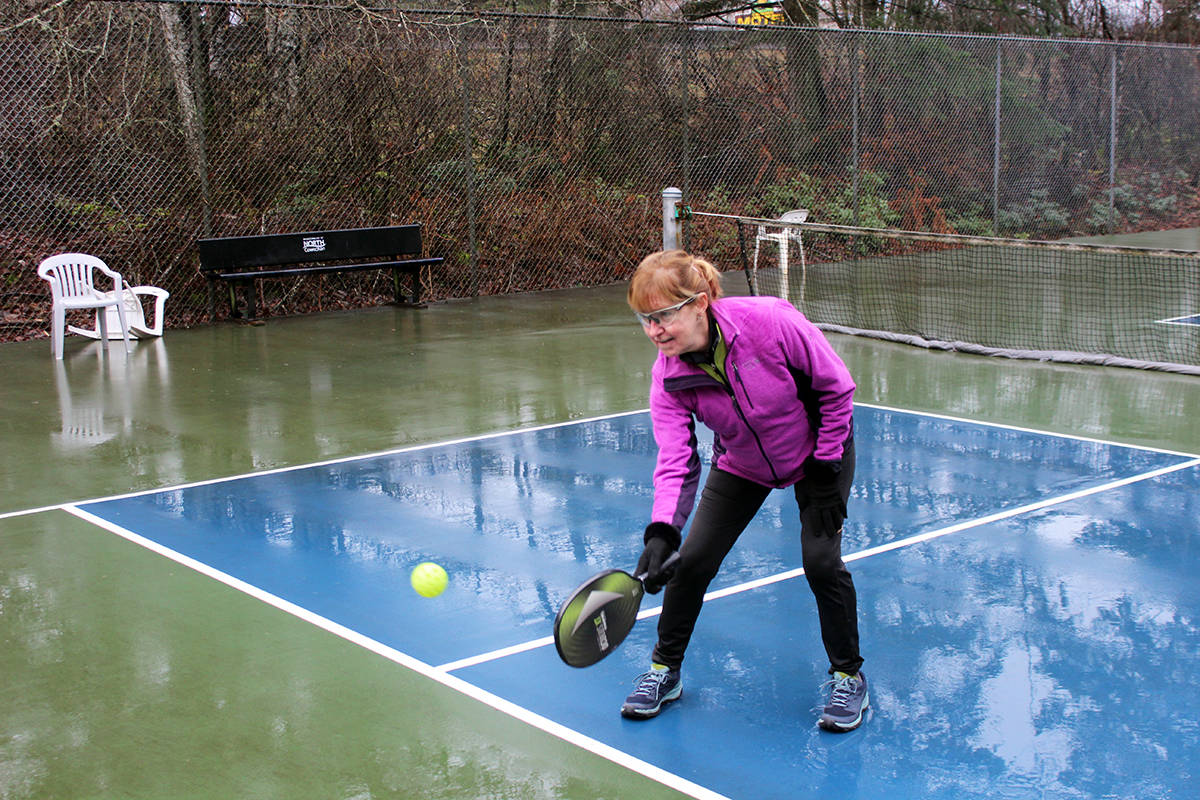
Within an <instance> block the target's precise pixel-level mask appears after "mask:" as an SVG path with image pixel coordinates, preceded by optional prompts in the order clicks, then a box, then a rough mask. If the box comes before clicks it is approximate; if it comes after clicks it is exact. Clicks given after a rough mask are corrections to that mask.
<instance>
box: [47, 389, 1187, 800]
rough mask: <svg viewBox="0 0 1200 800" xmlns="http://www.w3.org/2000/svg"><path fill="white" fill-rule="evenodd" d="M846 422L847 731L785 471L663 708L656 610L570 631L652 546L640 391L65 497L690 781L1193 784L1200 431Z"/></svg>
mask: <svg viewBox="0 0 1200 800" xmlns="http://www.w3.org/2000/svg"><path fill="white" fill-rule="evenodd" d="M856 430H857V432H858V433H857V436H858V442H859V445H858V454H859V455H858V457H859V466H858V473H857V478H856V482H855V489H854V494H853V498H852V504H851V517H850V519H849V520H848V522H847V529H846V540H845V552H846V555H847V560H848V561H850V562H851V563H850V568H851V570H852V572H853V573H854V575H855V583H856V585H857V587H858V591H859V613H860V619H861V622H860V625H861V631H862V640H863V649H864V654H865V656H866V659H867V661H866V664H865V666H864V669H865V671H866V674H867V676H868V679H869V680H870V682H871V692H872V711H871V715H870V717H869V719H868V721H867V723H866V724H865V725H864V726H863V727H862V728H861V729H860V730H858V731H856V732H853V733H850V734H847V735H843V736H836V735H831V734H827V733H824V732H821V731H819V730H818V729H817V728H816V727H815V724H814V722H815V719H816V714H815V709H816V707H817V706H818V705H819V703H820V702H821V700H822V698H823V694H822V692H821V690H820V689H819V685H820V683H821V682H822V681H823V680H824V679H825V675H824V670H825V667H826V663H825V660H824V653H823V650H822V648H821V645H820V637H819V635H818V632H817V620H816V614H815V610H814V605H813V601H812V597H811V595H810V593H809V590H808V587H807V584H806V583H805V581H804V579H803V576H802V574H801V573H800V571H799V569H798V567H799V564H800V551H799V537H798V535H797V533H796V531H797V527H798V524H797V521H796V520H795V519H794V516H795V511H794V506H793V505H792V504H791V500H790V498H791V496H790V494H789V493H787V492H776V493H775V494H774V495H773V497H772V499H771V500H769V501H768V504H767V505H766V506H765V507H764V508H763V511H762V512H761V513H760V514H759V516H758V518H757V519H756V520H755V522H754V524H753V525H752V526H751V528H750V529H749V530H748V531H747V532H746V534H745V535H744V537H743V538H742V540H741V542H740V543H739V546H738V547H737V548H735V550H734V551H733V553H732V554H731V555H730V557H729V559H728V561H727V562H726V565H725V568H724V569H723V571H722V573H721V575H720V576H718V579H717V581H716V582H715V583H714V584H713V587H712V589H713V592H712V595H711V596H710V599H709V601H708V603H707V604H706V606H705V610H704V612H703V613H702V615H701V617H700V622H699V626H698V628H697V633H696V636H695V639H694V641H693V645H692V647H691V648H690V650H689V655H688V661H687V662H686V663H685V665H684V695H683V699H682V700H681V701H680V702H678V703H676V704H674V705H673V706H672V707H671V708H670V709H669V710H668V711H667V712H665V713H664V714H663V715H662V716H661V717H659V718H657V719H655V720H652V721H647V722H632V721H628V720H624V719H621V718H620V716H619V715H618V713H617V709H618V707H619V705H620V702H621V700H622V698H623V697H624V695H625V693H626V692H627V691H628V689H629V687H630V685H631V682H632V680H633V678H634V677H635V676H636V675H637V673H638V672H640V671H641V670H642V669H643V668H644V667H645V665H646V662H647V659H648V654H649V649H650V646H651V645H652V643H653V637H654V620H653V616H652V614H651V618H649V619H646V620H643V621H642V622H641V623H639V625H638V626H637V627H636V628H635V630H634V632H633V633H632V634H631V636H630V638H629V639H628V640H627V642H626V643H625V645H624V646H623V647H622V648H621V649H620V650H619V651H617V652H616V653H615V654H614V655H612V656H611V657H610V658H609V659H607V660H606V661H603V662H601V663H600V664H598V665H596V666H594V667H592V668H589V669H586V670H574V669H571V668H569V667H566V666H565V665H563V664H562V663H561V662H560V661H559V660H558V658H557V655H556V653H555V650H554V646H553V644H552V643H551V641H550V638H549V633H550V626H551V622H552V621H553V619H554V615H555V613H556V611H557V608H558V605H559V603H560V602H561V601H562V599H563V598H565V597H566V596H567V595H568V594H569V593H570V591H571V590H572V589H573V588H574V587H575V586H576V585H577V584H579V583H580V582H581V581H582V580H583V579H585V578H586V577H588V576H589V575H591V574H592V573H594V572H596V571H598V570H600V569H604V568H608V567H614V566H615V567H622V568H630V567H632V562H633V561H634V560H636V556H637V553H638V552H639V550H640V542H641V529H642V527H643V526H644V523H645V519H646V517H647V514H648V509H649V505H650V495H651V486H650V474H651V470H652V465H653V460H654V453H655V449H654V443H653V438H652V436H651V433H650V429H649V419H648V415H646V414H645V413H641V412H637V413H629V414H620V415H616V416H607V417H600V418H594V419H590V420H585V421H581V422H574V423H570V424H562V425H553V426H548V427H541V428H535V429H526V430H521V431H517V432H512V433H502V434H496V435H488V436H480V437H473V438H467V439H461V440H457V441H451V442H446V443H440V444H436V445H430V446H421V447H414V448H408V449H402V450H396V451H391V452H385V453H380V454H375V455H369V456H364V457H361V458H351V459H339V460H334V461H329V462H325V463H319V464H313V465H309V466H303V467H296V468H288V469H280V470H276V471H272V472H265V473H258V474H253V475H248V476H245V477H239V478H232V479H228V480H216V481H209V482H203V483H196V484H191V485H187V486H184V487H181V488H173V489H167V490H161V491H154V492H147V493H141V494H134V495H129V496H125V497H118V498H114V499H109V500H103V501H96V502H89V503H85V504H81V505H78V506H72V507H69V510H71V511H73V513H75V514H76V515H78V516H82V517H84V518H85V519H88V520H91V521H94V522H97V523H98V524H101V525H102V526H103V527H106V528H107V529H109V530H111V531H113V532H115V533H118V534H121V535H123V536H126V537H128V538H131V539H133V540H134V541H137V542H139V543H142V544H144V545H145V546H147V547H150V548H151V549H154V550H156V551H158V552H161V553H162V554H164V555H166V556H168V557H170V558H174V559H176V560H178V561H181V562H182V563H185V564H187V565H188V566H190V567H192V568H194V569H198V570H200V571H202V572H203V573H205V574H208V575H210V576H212V577H214V578H216V579H218V580H221V581H224V582H226V583H228V584H230V585H233V586H235V587H236V588H238V589H240V590H242V591H244V592H247V593H249V594H251V595H252V596H255V597H258V598H260V599H262V600H264V601H265V602H268V603H270V604H272V605H275V606H277V607H279V608H282V609H284V610H286V611H288V612H290V613H292V614H295V615H297V616H300V617H301V618H302V619H306V620H309V621H310V622H313V623H314V624H316V625H318V626H320V627H323V628H325V629H326V630H329V631H332V632H334V633H336V634H338V635H340V636H342V637H344V638H347V639H349V640H350V641H352V642H355V643H357V644H360V645H362V646H363V647H366V648H368V649H371V650H373V651H375V652H377V653H379V654H380V655H382V656H384V657H387V658H391V659H393V660H395V661H398V662H399V663H402V664H405V665H407V666H409V667H412V668H413V669H415V670H417V671H418V672H419V673H421V674H423V675H425V676H427V677H428V679H429V680H430V681H436V682H439V683H443V684H448V685H450V686H452V687H453V688H456V689H459V690H460V691H462V692H464V693H465V694H467V695H468V696H470V697H474V698H476V699H478V700H479V701H480V702H481V703H486V704H488V705H491V706H494V707H495V708H498V709H500V710H501V711H503V712H505V713H508V714H510V715H513V716H515V717H517V718H519V719H522V720H525V721H527V722H528V723H529V724H530V725H533V726H535V727H537V728H540V729H542V730H545V731H549V732H550V733H552V734H554V735H556V736H559V737H560V738H564V739H566V740H567V741H570V742H574V743H577V744H579V745H581V746H583V747H585V748H589V749H592V750H593V751H594V752H596V753H599V754H600V755H601V756H603V757H605V758H608V759H610V760H613V761H616V762H618V763H620V764H622V765H624V766H626V767H629V768H631V769H633V770H636V771H640V772H642V773H644V774H646V775H648V776H650V777H652V778H654V779H656V780H659V781H660V782H662V783H664V784H666V785H668V786H671V787H674V788H676V789H679V790H680V791H682V792H684V793H685V794H690V795H693V796H696V797H716V796H727V797H755V798H784V797H787V798H794V797H807V796H816V795H829V796H838V797H847V798H853V797H861V798H868V797H871V798H874V797H889V798H893V797H894V798H951V797H953V798H960V797H963V796H972V797H983V796H989V797H1030V796H1038V797H1055V798H1059V797H1061V798H1077V797H1109V796H1135V795H1136V796H1148V797H1172V796H1179V797H1182V796H1184V795H1185V794H1187V795H1189V796H1190V794H1191V791H1192V790H1194V788H1195V786H1196V785H1197V775H1196V768H1195V766H1194V765H1196V764H1200V739H1198V737H1197V722H1196V720H1197V718H1200V689H1197V688H1196V686H1195V684H1194V682H1193V681H1192V680H1191V676H1192V675H1193V674H1194V673H1195V671H1196V670H1197V669H1198V668H1200V633H1198V632H1197V628H1196V625H1195V620H1196V618H1197V616H1200V577H1198V576H1200V550H1198V549H1197V548H1196V547H1195V545H1194V539H1195V520H1196V519H1197V518H1200V508H1198V505H1200V503H1198V501H1197V499H1196V498H1197V497H1198V496H1200V457H1197V456H1195V455H1190V454H1186V453H1178V452H1170V451H1166V450H1161V449H1149V448H1138V447H1130V446H1123V445H1118V444H1112V443H1106V442H1103V441H1096V440H1090V439H1083V438H1072V437H1066V436H1058V435H1052V434H1047V433H1040V432H1036V431H1031V430H1025V429H1018V428H1011V427H1002V426H997V425H984V424H978V423H973V422H969V421H965V420H961V419H955V418H950V417H943V416H934V415H928V414H917V413H910V412H906V411H902V410H896V409H890V408H884V407H878V406H861V405H860V406H859V408H858V411H857V414H856ZM424 560H434V561H437V562H439V563H441V564H442V565H444V566H445V567H446V568H447V570H448V571H449V573H450V576H451V582H450V586H449V589H448V590H447V591H446V592H445V594H443V595H442V596H440V597H438V598H435V599H423V598H421V597H419V596H417V595H416V594H415V593H414V592H413V591H412V590H411V589H410V588H409V585H408V572H409V570H410V569H411V568H412V567H413V566H414V565H415V564H416V563H418V562H420V561H424ZM656 603H657V599H656V598H650V599H649V602H648V603H647V605H648V606H649V607H651V611H652V610H653V606H654V605H655V604H656Z"/></svg>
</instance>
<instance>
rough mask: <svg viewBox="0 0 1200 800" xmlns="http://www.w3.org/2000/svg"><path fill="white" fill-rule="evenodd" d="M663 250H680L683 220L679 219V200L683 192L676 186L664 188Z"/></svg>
mask: <svg viewBox="0 0 1200 800" xmlns="http://www.w3.org/2000/svg"><path fill="white" fill-rule="evenodd" d="M662 198H663V238H662V242H663V250H678V249H679V242H680V240H681V238H682V237H681V233H682V228H683V222H682V221H680V219H679V201H680V200H682V199H683V192H682V191H680V190H679V189H676V188H675V187H674V186H668V187H667V188H666V189H663V193H662Z"/></svg>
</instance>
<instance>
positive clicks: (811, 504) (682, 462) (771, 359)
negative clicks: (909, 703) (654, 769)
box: [621, 250, 869, 732]
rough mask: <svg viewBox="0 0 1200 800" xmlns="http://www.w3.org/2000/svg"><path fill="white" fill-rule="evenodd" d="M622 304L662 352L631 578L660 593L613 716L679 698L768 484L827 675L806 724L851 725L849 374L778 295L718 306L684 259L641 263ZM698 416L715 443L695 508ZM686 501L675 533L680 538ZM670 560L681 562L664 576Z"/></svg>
mask: <svg viewBox="0 0 1200 800" xmlns="http://www.w3.org/2000/svg"><path fill="white" fill-rule="evenodd" d="M628 300H629V305H630V307H631V308H632V309H633V310H634V312H635V313H636V314H637V316H638V319H639V320H641V323H642V327H643V330H644V331H645V333H646V336H648V337H649V338H650V340H651V341H652V342H654V345H655V346H656V347H657V348H658V358H657V360H656V361H655V363H654V368H653V371H652V375H651V386H650V418H651V421H652V423H653V426H654V438H655V441H656V442H657V444H658V461H657V464H656V466H655V470H654V503H653V510H652V513H651V522H650V524H649V525H648V526H647V527H646V531H645V534H644V541H645V550H644V551H643V552H642V555H641V558H640V559H639V561H638V566H637V572H638V574H642V573H646V575H647V577H646V580H645V583H646V587H647V591H651V592H657V591H659V590H660V589H662V588H663V586H664V585H665V587H666V592H665V594H664V595H663V610H662V616H661V617H659V622H658V643H657V644H656V645H655V647H654V652H653V654H652V658H651V666H650V669H649V670H648V671H647V672H645V673H644V674H643V675H641V676H640V677H639V678H638V679H637V683H636V685H635V687H634V690H633V692H632V693H631V694H630V695H629V696H628V697H627V698H626V699H625V703H624V705H622V707H621V714H622V715H623V716H626V717H629V718H633V719H646V718H649V717H654V716H656V715H657V714H658V713H659V712H660V711H661V710H662V708H663V706H664V705H665V704H666V703H669V702H672V701H674V700H677V699H678V698H679V697H680V695H681V693H682V690H683V683H682V678H681V668H682V665H683V659H684V652H685V651H686V649H687V646H688V642H689V641H690V639H691V636H692V631H693V629H694V628H695V624H696V619H697V617H698V616H699V614H700V608H701V605H702V604H703V602H704V594H705V592H706V591H707V589H708V586H709V583H710V582H711V581H712V580H713V578H715V577H716V575H717V571H718V570H719V569H720V567H721V562H722V561H723V560H724V559H725V556H726V555H727V554H728V553H729V551H730V549H732V547H733V546H734V544H735V543H736V542H737V540H738V537H739V536H741V534H742V532H743V531H744V530H745V529H746V526H747V525H749V524H750V521H751V520H752V519H753V518H754V516H755V514H756V513H758V510H759V508H761V507H762V504H763V502H764V501H765V500H766V498H767V495H768V494H770V492H771V490H773V489H782V488H788V487H790V488H791V489H792V490H793V492H794V494H795V498H796V505H797V506H798V508H799V512H800V513H799V516H800V541H801V549H802V553H803V566H804V574H805V577H806V578H807V579H808V584H809V587H810V588H811V589H812V592H813V595H814V597H815V598H816V605H817V614H818V619H819V621H820V627H821V639H822V642H823V643H824V646H825V652H826V654H827V655H828V657H829V663H830V666H829V672H830V675H832V680H831V681H830V685H831V690H830V694H829V700H828V702H827V704H826V705H825V708H824V710H823V712H822V714H821V716H820V719H819V720H818V724H819V725H820V726H821V727H822V728H824V729H826V730H830V731H838V732H841V731H849V730H853V729H854V728H856V727H858V726H859V725H860V724H861V723H862V720H863V715H864V713H865V711H866V709H867V706H868V703H869V699H868V694H867V681H866V677H865V676H864V675H863V673H862V669H861V668H862V664H863V659H862V656H861V655H860V653H859V645H858V610H857V599H856V594H855V590H854V582H853V581H852V579H851V577H850V572H849V571H848V570H847V569H846V565H845V564H844V563H843V561H842V522H843V520H844V519H845V517H846V501H847V500H848V498H849V496H850V485H851V483H852V481H853V479H854V419H853V412H854V401H853V398H854V388H855V386H854V381H853V380H852V379H851V377H850V373H849V371H848V370H847V369H846V365H845V364H843V363H842V360H841V359H840V358H839V357H838V356H837V354H836V353H835V352H834V351H833V348H832V347H831V346H830V344H829V342H828V341H827V340H826V339H825V336H824V335H823V334H822V333H821V332H820V331H819V330H818V329H817V328H816V326H814V325H813V324H812V323H811V322H809V321H808V320H807V319H806V318H805V317H804V315H802V314H801V313H800V312H799V311H798V310H796V309H795V308H794V307H793V306H792V305H790V304H789V303H788V302H787V301H785V300H781V299H778V298H771V297H728V298H722V297H721V290H720V283H719V275H718V273H717V270H716V269H715V268H714V267H713V265H712V264H710V263H709V262H707V261H705V260H703V259H701V258H697V257H695V256H692V255H690V254H689V253H686V252H684V251H682V250H671V251H665V252H658V253H654V254H652V255H650V256H648V257H647V258H645V259H644V260H643V261H642V263H641V264H640V265H639V266H638V268H637V271H636V272H635V273H634V276H633V279H632V281H631V282H630V285H629V294H628ZM696 422H702V423H703V424H704V425H706V426H707V427H708V428H709V429H710V430H712V432H713V434H714V439H713V456H712V463H711V465H710V469H709V474H708V478H707V481H706V482H705V484H704V487H703V490H702V491H701V492H700V499H699V502H698V503H696V493H697V489H699V483H700V456H699V453H698V451H697V442H696V435H695V425H696ZM693 506H695V509H694V510H695V515H694V517H693V518H692V523H691V528H690V529H689V530H688V535H687V538H686V539H685V538H683V537H682V535H681V531H682V529H683V527H684V524H685V522H687V520H688V517H689V516H692V512H693ZM675 550H679V552H680V555H681V558H680V559H679V561H678V563H677V564H676V565H675V567H674V568H673V569H668V570H664V569H663V568H662V565H663V562H664V561H665V560H666V559H667V557H668V556H669V555H670V554H671V553H673V552H674V551H675Z"/></svg>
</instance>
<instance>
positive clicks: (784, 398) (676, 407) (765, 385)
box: [650, 297, 855, 528]
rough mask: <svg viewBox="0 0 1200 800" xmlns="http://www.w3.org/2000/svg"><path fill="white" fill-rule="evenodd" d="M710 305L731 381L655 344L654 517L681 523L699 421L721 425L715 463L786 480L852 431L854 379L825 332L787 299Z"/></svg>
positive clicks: (690, 501) (775, 481) (779, 483)
mask: <svg viewBox="0 0 1200 800" xmlns="http://www.w3.org/2000/svg"><path fill="white" fill-rule="evenodd" d="M712 313H713V314H714V315H715V317H716V321H717V325H718V327H719V328H720V329H721V334H722V337H723V338H724V340H725V343H726V347H727V350H728V355H727V356H726V360H725V366H726V374H727V376H728V379H729V383H730V389H728V390H727V389H726V388H725V387H724V386H722V385H721V384H720V383H719V382H718V381H717V380H716V379H715V378H713V377H711V376H710V375H708V374H707V373H706V372H705V371H704V370H702V369H701V368H700V367H698V366H695V365H692V364H689V363H687V362H686V361H684V360H683V359H681V358H678V357H674V356H671V357H668V356H664V355H663V354H662V353H659V354H658V360H657V361H656V362H655V364H654V368H653V370H652V372H651V385H650V419H651V422H652V423H653V425H654V439H655V441H656V442H657V444H658V464H657V466H656V467H655V469H654V509H653V513H652V521H654V522H666V523H669V524H671V525H674V526H676V527H677V528H683V525H684V523H685V522H686V521H687V518H688V516H689V515H690V514H691V512H692V507H693V505H694V503H695V499H696V489H697V486H698V484H699V481H700V457H699V454H698V453H697V451H696V421H697V420H699V421H700V422H703V423H704V424H705V425H706V426H707V427H708V428H709V429H710V430H712V432H713V433H714V434H715V438H714V447H713V465H714V466H717V467H720V468H721V469H723V470H725V471H726V472H731V473H733V474H734V475H738V476H741V477H743V478H746V479H748V480H752V481H755V482H756V483H760V484H763V485H765V486H772V487H776V488H779V487H785V486H791V485H792V484H794V483H796V482H797V481H799V480H800V479H801V478H803V477H804V461H805V459H807V458H808V457H809V456H815V457H816V458H817V459H819V460H822V461H838V460H840V459H841V457H842V446H843V444H844V443H845V442H846V441H847V439H849V437H850V436H851V434H852V432H853V414H854V400H853V398H854V388H855V387H854V381H853V379H852V378H851V377H850V372H849V371H848V370H847V369H846V365H845V364H843V363H842V360H841V359H840V358H839V357H838V355H837V354H836V353H835V352H834V351H833V348H832V347H831V346H830V345H829V342H828V341H827V340H826V339H825V336H824V334H822V333H821V331H820V330H818V329H817V327H816V326H815V325H813V324H812V323H811V322H809V321H808V320H807V319H806V318H805V317H804V315H803V314H801V313H800V312H799V311H797V310H796V309H795V308H794V307H793V306H792V305H791V304H790V303H788V302H787V301H785V300H780V299H778V298H771V297H729V298H723V299H721V300H718V301H716V302H715V303H713V305H712Z"/></svg>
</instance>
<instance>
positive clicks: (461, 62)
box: [457, 26, 479, 297]
mask: <svg viewBox="0 0 1200 800" xmlns="http://www.w3.org/2000/svg"><path fill="white" fill-rule="evenodd" d="M469 30H470V29H469V27H467V26H464V27H462V28H461V29H460V31H461V33H460V35H459V37H458V42H457V44H458V79H459V82H460V83H461V84H462V133H463V165H464V167H465V170H464V173H465V174H464V179H465V181H466V187H465V188H466V190H467V243H468V247H469V248H470V251H469V252H470V255H469V258H470V262H471V263H470V266H469V271H470V275H471V296H472V297H478V296H479V247H478V243H477V242H476V238H475V237H476V231H475V219H476V214H477V211H476V208H475V152H474V151H475V148H474V141H473V139H474V137H473V134H472V132H471V80H470V70H469V64H468V62H467V33H468V31H469Z"/></svg>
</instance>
